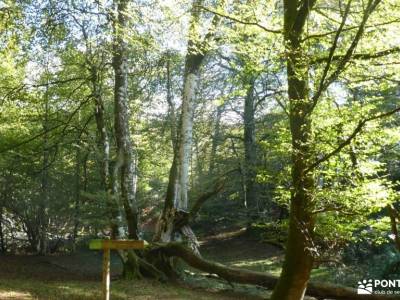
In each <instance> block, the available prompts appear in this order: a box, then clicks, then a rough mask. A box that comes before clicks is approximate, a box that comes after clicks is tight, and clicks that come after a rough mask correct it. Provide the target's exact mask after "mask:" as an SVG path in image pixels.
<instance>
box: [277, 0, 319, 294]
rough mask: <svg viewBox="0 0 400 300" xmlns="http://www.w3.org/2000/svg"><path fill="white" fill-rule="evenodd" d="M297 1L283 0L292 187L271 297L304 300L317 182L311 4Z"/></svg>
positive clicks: (310, 252)
mask: <svg viewBox="0 0 400 300" xmlns="http://www.w3.org/2000/svg"><path fill="white" fill-rule="evenodd" d="M297 2H298V1H289V0H285V1H284V11H285V14H284V38H285V47H286V52H287V56H288V57H287V81H288V96H289V103H290V116H289V121H290V131H291V136H292V185H293V186H292V191H291V199H290V214H289V235H288V241H287V246H286V252H285V261H284V263H283V267H282V273H281V275H280V278H279V281H278V284H277V285H276V287H275V289H274V292H273V295H272V298H271V299H272V300H301V299H303V297H304V294H305V291H306V288H307V283H308V280H309V278H310V273H311V269H312V265H313V260H314V259H313V251H314V247H313V242H312V241H313V232H314V219H313V215H312V214H311V211H312V208H311V204H312V199H313V193H314V188H315V183H314V179H313V174H312V172H311V171H310V172H307V169H308V164H310V163H311V149H310V147H311V146H310V144H311V130H312V129H311V118H310V112H311V107H312V101H311V99H310V98H309V87H308V65H307V57H306V53H304V50H303V48H302V44H301V37H302V31H303V27H304V23H305V20H306V19H307V17H308V12H309V10H310V9H311V7H312V4H311V3H308V1H304V3H302V6H300V7H299V3H297ZM303 6H304V7H303ZM300 10H302V12H301V13H300V12H299V11H300Z"/></svg>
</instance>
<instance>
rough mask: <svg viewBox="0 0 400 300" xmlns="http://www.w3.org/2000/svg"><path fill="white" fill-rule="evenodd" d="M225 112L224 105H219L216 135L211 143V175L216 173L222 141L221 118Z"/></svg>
mask: <svg viewBox="0 0 400 300" xmlns="http://www.w3.org/2000/svg"><path fill="white" fill-rule="evenodd" d="M223 110H224V105H218V107H217V116H216V118H215V125H214V134H213V137H212V142H211V153H210V167H209V169H208V174H209V175H213V174H214V172H215V157H216V155H217V148H218V144H219V143H220V139H221V116H222V112H223Z"/></svg>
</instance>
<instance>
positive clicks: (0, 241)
mask: <svg viewBox="0 0 400 300" xmlns="http://www.w3.org/2000/svg"><path fill="white" fill-rule="evenodd" d="M3 215H4V207H3V206H2V205H1V206H0V252H1V253H6V250H7V249H6V243H5V240H4V229H3Z"/></svg>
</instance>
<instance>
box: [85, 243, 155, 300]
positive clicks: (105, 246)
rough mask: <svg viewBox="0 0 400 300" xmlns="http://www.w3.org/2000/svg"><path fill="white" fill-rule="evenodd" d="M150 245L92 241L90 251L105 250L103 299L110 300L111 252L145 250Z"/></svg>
mask: <svg viewBox="0 0 400 300" xmlns="http://www.w3.org/2000/svg"><path fill="white" fill-rule="evenodd" d="M147 245H148V243H147V242H146V241H141V240H91V241H90V243H89V249H91V250H103V289H102V290H103V299H104V300H110V250H111V249H112V250H128V249H144V248H145V247H146V246H147Z"/></svg>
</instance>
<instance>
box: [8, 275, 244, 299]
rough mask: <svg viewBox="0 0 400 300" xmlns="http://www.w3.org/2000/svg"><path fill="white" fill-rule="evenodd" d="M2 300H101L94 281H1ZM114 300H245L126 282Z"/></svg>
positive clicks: (115, 288)
mask: <svg viewBox="0 0 400 300" xmlns="http://www.w3.org/2000/svg"><path fill="white" fill-rule="evenodd" d="M0 299H21V300H25V299H26V300H27V299H29V300H33V299H46V300H47V299H48V300H52V299H54V300H98V299H101V286H100V283H98V282H91V281H52V282H43V281H41V280H34V279H30V280H21V279H11V280H7V279H5V280H4V279H2V280H1V282H0ZM111 299H113V300H122V299H138V300H141V299H143V300H144V299H245V298H244V297H241V296H239V295H238V296H236V297H235V298H232V295H227V293H226V292H224V291H218V290H216V289H214V290H207V289H193V288H190V287H188V286H185V285H181V284H162V283H159V282H157V281H152V280H139V281H124V280H117V281H113V282H112V284H111Z"/></svg>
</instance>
